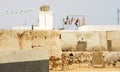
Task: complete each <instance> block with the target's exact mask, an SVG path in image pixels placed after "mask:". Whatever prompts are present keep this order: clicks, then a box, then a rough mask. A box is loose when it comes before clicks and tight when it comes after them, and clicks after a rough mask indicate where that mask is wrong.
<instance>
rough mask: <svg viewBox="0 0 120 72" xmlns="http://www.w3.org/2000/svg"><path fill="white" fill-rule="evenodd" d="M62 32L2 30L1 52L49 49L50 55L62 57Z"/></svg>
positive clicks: (0, 39)
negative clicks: (60, 35)
mask: <svg viewBox="0 0 120 72" xmlns="http://www.w3.org/2000/svg"><path fill="white" fill-rule="evenodd" d="M59 34H60V31H52V30H34V31H33V30H0V50H26V49H41V48H47V49H48V50H49V53H50V55H54V56H57V57H58V56H59V57H60V56H61V41H60V39H59Z"/></svg>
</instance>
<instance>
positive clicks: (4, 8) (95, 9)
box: [0, 0, 120, 29]
mask: <svg viewBox="0 0 120 72" xmlns="http://www.w3.org/2000/svg"><path fill="white" fill-rule="evenodd" d="M44 4H48V5H50V9H51V10H52V11H53V15H54V17H53V18H54V28H58V27H62V26H63V22H62V21H63V18H64V17H65V16H67V15H85V16H86V18H87V25H91V24H101V25H103V24H114V25H116V24H117V8H119V9H120V0H0V28H4V29H7V28H11V27H12V26H17V25H25V22H26V26H28V25H37V24H38V22H37V21H38V11H39V7H40V6H41V5H44ZM21 10H23V11H25V12H24V13H19V11H21ZM29 10H32V11H29ZM12 11H13V12H16V13H15V14H12V13H10V12H12Z"/></svg>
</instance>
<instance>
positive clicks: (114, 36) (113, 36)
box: [107, 31, 120, 51]
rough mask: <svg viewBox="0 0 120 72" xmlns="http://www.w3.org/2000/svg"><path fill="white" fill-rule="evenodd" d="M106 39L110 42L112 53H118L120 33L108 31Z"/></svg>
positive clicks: (119, 49)
mask: <svg viewBox="0 0 120 72" xmlns="http://www.w3.org/2000/svg"><path fill="white" fill-rule="evenodd" d="M107 39H108V40H111V41H112V50H113V51H120V31H108V32H107Z"/></svg>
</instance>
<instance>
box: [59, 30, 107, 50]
mask: <svg viewBox="0 0 120 72" xmlns="http://www.w3.org/2000/svg"><path fill="white" fill-rule="evenodd" d="M61 35H62V39H61V40H62V42H61V43H62V49H70V48H71V49H73V50H76V46H77V43H78V41H81V42H82V41H84V42H86V43H87V46H86V50H87V51H90V50H100V49H101V50H107V40H106V32H105V31H62V32H61Z"/></svg>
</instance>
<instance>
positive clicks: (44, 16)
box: [34, 5, 53, 30]
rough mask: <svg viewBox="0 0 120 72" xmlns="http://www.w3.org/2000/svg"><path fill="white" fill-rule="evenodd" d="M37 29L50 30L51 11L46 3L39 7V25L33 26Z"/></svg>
mask: <svg viewBox="0 0 120 72" xmlns="http://www.w3.org/2000/svg"><path fill="white" fill-rule="evenodd" d="M34 29H38V30H52V29H53V13H52V11H49V6H48V5H43V6H41V7H40V11H39V25H38V26H37V27H34Z"/></svg>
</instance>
